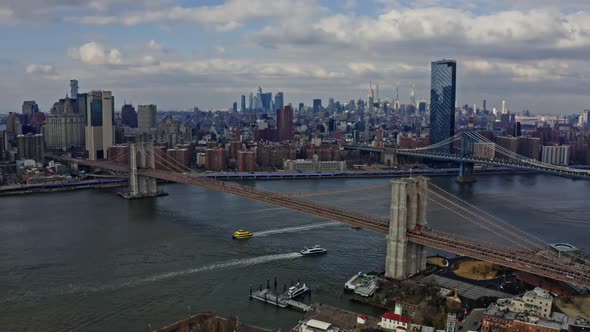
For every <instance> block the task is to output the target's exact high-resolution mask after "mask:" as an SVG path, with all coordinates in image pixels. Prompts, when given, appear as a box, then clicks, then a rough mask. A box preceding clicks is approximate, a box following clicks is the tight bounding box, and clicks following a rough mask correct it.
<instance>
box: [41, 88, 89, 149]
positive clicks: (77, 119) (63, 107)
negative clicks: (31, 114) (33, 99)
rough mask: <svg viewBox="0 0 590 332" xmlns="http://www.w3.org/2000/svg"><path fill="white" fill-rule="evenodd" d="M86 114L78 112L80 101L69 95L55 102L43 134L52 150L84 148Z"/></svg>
mask: <svg viewBox="0 0 590 332" xmlns="http://www.w3.org/2000/svg"><path fill="white" fill-rule="evenodd" d="M84 125H85V124H84V116H83V115H82V114H80V113H78V102H77V100H75V99H70V98H68V97H66V98H64V99H60V100H59V101H58V102H56V103H55V104H53V107H52V108H51V112H50V113H49V115H47V117H46V118H45V127H44V128H43V129H44V132H43V136H44V138H45V144H46V145H47V148H49V149H50V150H60V151H68V150H82V149H83V148H84V146H85V144H84V141H85V139H84V135H85V132H84Z"/></svg>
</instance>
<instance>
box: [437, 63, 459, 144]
mask: <svg viewBox="0 0 590 332" xmlns="http://www.w3.org/2000/svg"><path fill="white" fill-rule="evenodd" d="M456 88H457V62H456V61H454V60H440V61H434V62H432V69H431V89H430V144H435V143H438V142H441V141H444V140H446V139H447V138H449V137H452V136H453V135H455V97H456ZM443 149H444V150H446V151H448V152H450V153H452V152H453V144H452V143H451V144H449V145H446V146H445V147H443V148H441V150H443Z"/></svg>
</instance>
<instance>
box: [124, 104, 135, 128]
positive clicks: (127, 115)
mask: <svg viewBox="0 0 590 332" xmlns="http://www.w3.org/2000/svg"><path fill="white" fill-rule="evenodd" d="M121 121H122V122H123V125H125V126H127V127H131V128H137V112H136V111H135V107H133V105H131V104H125V105H123V108H121Z"/></svg>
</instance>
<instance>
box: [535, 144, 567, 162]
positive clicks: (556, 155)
mask: <svg viewBox="0 0 590 332" xmlns="http://www.w3.org/2000/svg"><path fill="white" fill-rule="evenodd" d="M541 156H542V159H541V161H542V162H544V163H547V164H553V165H568V164H569V160H570V146H569V145H559V146H543V152H542V154H541Z"/></svg>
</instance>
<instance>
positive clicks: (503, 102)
mask: <svg viewBox="0 0 590 332" xmlns="http://www.w3.org/2000/svg"><path fill="white" fill-rule="evenodd" d="M507 113H508V110H507V109H506V100H502V114H507Z"/></svg>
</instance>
